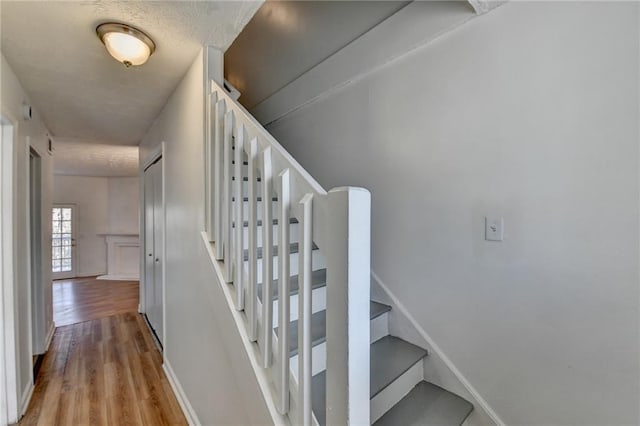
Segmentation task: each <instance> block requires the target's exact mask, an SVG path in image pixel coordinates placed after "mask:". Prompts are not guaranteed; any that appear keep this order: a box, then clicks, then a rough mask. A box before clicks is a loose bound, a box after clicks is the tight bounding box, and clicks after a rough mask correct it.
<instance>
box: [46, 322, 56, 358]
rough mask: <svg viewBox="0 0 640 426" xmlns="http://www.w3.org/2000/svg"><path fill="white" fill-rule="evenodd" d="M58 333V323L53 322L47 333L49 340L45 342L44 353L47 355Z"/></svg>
mask: <svg viewBox="0 0 640 426" xmlns="http://www.w3.org/2000/svg"><path fill="white" fill-rule="evenodd" d="M55 332H56V323H55V321H51V326H50V327H49V331H48V332H47V338H46V339H45V341H44V351H45V353H46V352H47V351H48V350H49V346H51V341H52V340H53V335H54V334H55Z"/></svg>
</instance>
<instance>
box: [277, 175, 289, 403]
mask: <svg viewBox="0 0 640 426" xmlns="http://www.w3.org/2000/svg"><path fill="white" fill-rule="evenodd" d="M289 179H290V177H289V169H285V170H283V171H282V172H281V173H280V174H279V175H278V188H279V191H278V205H279V210H278V213H279V214H278V354H279V357H280V358H279V361H280V368H279V369H278V374H279V377H278V380H277V382H278V385H279V386H278V388H279V391H280V397H279V400H278V411H279V412H280V414H287V413H288V412H289V339H290V338H291V336H289V319H290V318H291V316H290V309H291V307H290V304H291V298H290V297H289V293H290V291H291V289H290V282H289V277H290V276H291V269H290V267H289V261H290V259H289V209H290V207H291V204H290V203H291V188H290V185H291V184H290V180H289Z"/></svg>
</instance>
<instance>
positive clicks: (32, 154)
mask: <svg viewBox="0 0 640 426" xmlns="http://www.w3.org/2000/svg"><path fill="white" fill-rule="evenodd" d="M27 150H28V156H27V158H28V161H29V167H27V175H28V178H29V179H28V182H29V184H28V185H27V212H28V217H29V226H28V227H27V251H28V253H29V259H28V262H29V302H30V303H29V309H30V312H29V319H30V320H31V326H30V327H29V328H30V329H31V355H39V354H43V353H44V352H46V333H47V331H46V319H45V306H44V276H43V265H44V259H43V257H42V253H43V251H42V235H43V228H42V209H43V203H42V155H41V154H40V152H39V151H38V149H37V148H36V147H34V146H32V145H31V140H30V139H29V138H28V139H27ZM32 160H35V161H36V164H37V166H36V167H37V168H36V170H35V172H34V170H32V168H31V166H32V163H31V162H32ZM34 179H35V180H36V182H35V184H36V185H37V191H36V192H37V193H36V194H34V193H33V192H32V189H33V185H34V182H33V180H34ZM32 197H38V199H37V200H36V201H37V205H38V206H39V211H33V209H32V207H33V204H32V202H33V201H34V200H33V199H32ZM34 215H35V216H34ZM34 224H35V225H36V229H35V230H34ZM34 231H37V232H35V235H34ZM34 255H35V256H34Z"/></svg>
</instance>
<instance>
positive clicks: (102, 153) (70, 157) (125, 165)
mask: <svg viewBox="0 0 640 426" xmlns="http://www.w3.org/2000/svg"><path fill="white" fill-rule="evenodd" d="M53 173H54V174H57V175H78V176H138V147H137V146H123V145H107V144H102V143H97V142H95V141H92V142H87V141H83V140H78V139H64V138H56V140H55V142H54V144H53Z"/></svg>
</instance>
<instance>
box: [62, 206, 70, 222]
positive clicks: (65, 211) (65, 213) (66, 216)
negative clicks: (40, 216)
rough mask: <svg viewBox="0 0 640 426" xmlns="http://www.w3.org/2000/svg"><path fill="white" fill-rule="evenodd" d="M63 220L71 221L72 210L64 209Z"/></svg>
mask: <svg viewBox="0 0 640 426" xmlns="http://www.w3.org/2000/svg"><path fill="white" fill-rule="evenodd" d="M62 219H63V220H71V209H70V208H66V209H62Z"/></svg>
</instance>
